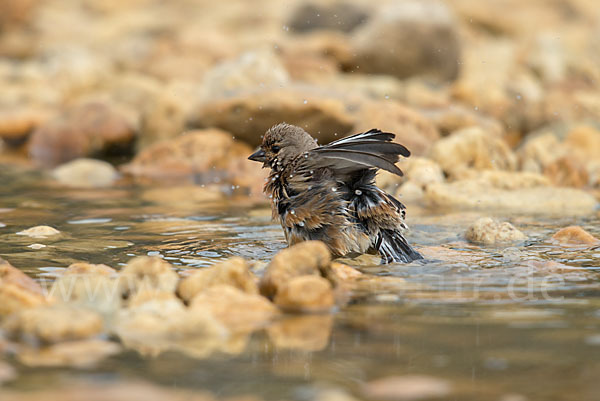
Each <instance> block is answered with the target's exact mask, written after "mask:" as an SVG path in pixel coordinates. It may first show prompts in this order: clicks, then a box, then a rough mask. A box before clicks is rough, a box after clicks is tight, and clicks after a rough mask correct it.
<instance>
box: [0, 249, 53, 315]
mask: <svg viewBox="0 0 600 401" xmlns="http://www.w3.org/2000/svg"><path fill="white" fill-rule="evenodd" d="M45 303H46V298H45V297H44V296H43V291H42V288H41V287H40V285H39V284H38V283H36V282H35V281H34V280H33V279H32V278H30V277H29V276H27V275H26V274H25V273H23V272H22V271H20V270H19V269H17V268H15V267H13V266H12V265H11V264H10V263H8V262H7V261H5V260H4V259H2V258H0V317H1V316H6V315H10V314H12V313H15V312H18V311H20V310H23V309H26V308H32V307H36V306H40V305H43V304H45Z"/></svg>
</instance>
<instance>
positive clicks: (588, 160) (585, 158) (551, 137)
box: [517, 125, 600, 188]
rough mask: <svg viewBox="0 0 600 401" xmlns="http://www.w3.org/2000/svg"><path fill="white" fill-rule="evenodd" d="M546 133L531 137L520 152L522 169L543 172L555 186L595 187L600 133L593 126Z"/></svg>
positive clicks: (599, 153)
mask: <svg viewBox="0 0 600 401" xmlns="http://www.w3.org/2000/svg"><path fill="white" fill-rule="evenodd" d="M563 130H564V129H560V128H559V129H555V131H559V132H558V133H557V132H553V131H552V130H543V131H540V132H539V133H537V134H534V135H532V136H531V138H528V139H527V140H526V141H525V142H524V144H523V145H521V146H520V147H519V149H518V150H517V154H518V156H519V159H520V165H521V168H522V169H523V170H526V171H532V172H538V173H543V174H544V175H545V176H547V177H548V178H549V179H550V181H551V182H552V183H554V184H555V185H562V186H572V187H576V188H577V187H587V186H595V185H596V182H597V178H596V174H597V168H598V160H600V132H599V131H598V130H596V129H594V128H592V127H590V126H586V125H577V126H575V127H573V128H571V129H567V130H566V131H567V132H566V134H564V135H562V137H563V138H564V139H562V140H561V134H560V131H563Z"/></svg>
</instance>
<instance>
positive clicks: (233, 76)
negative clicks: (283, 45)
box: [202, 49, 290, 101]
mask: <svg viewBox="0 0 600 401" xmlns="http://www.w3.org/2000/svg"><path fill="white" fill-rule="evenodd" d="M289 82H290V77H289V74H288V72H287V70H286V69H285V67H284V65H283V63H282V62H281V60H280V59H279V57H277V55H276V54H275V53H274V52H273V51H272V50H271V49H259V50H250V51H247V52H244V53H242V54H241V55H240V56H239V57H237V58H236V59H234V60H226V61H222V62H220V63H218V64H217V65H215V66H214V67H213V68H212V69H210V70H209V71H207V72H206V74H205V75H204V77H203V84H202V86H203V90H204V93H203V95H204V98H205V99H207V100H208V101H212V100H214V99H218V98H223V97H227V96H231V95H235V94H237V93H240V92H243V91H245V90H252V89H254V88H256V87H261V88H264V87H267V88H280V87H283V86H284V85H287V84H288V83H289Z"/></svg>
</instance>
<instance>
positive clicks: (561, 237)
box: [552, 226, 600, 246]
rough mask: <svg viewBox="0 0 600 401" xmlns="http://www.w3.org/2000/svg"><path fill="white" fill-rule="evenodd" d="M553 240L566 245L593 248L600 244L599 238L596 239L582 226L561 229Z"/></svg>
mask: <svg viewBox="0 0 600 401" xmlns="http://www.w3.org/2000/svg"><path fill="white" fill-rule="evenodd" d="M552 239H553V240H554V241H557V242H559V243H561V244H566V245H585V246H592V245H597V244H599V243H600V240H599V239H598V238H596V237H594V236H593V235H592V234H590V233H588V232H587V231H585V230H584V229H583V228H581V227H580V226H570V227H565V228H561V229H560V230H558V231H557V232H556V233H555V234H554V235H553V236H552Z"/></svg>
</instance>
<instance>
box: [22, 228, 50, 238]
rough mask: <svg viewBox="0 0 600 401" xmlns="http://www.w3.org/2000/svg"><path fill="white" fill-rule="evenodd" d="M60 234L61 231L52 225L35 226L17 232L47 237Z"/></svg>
mask: <svg viewBox="0 0 600 401" xmlns="http://www.w3.org/2000/svg"><path fill="white" fill-rule="evenodd" d="M58 234H60V231H58V230H57V229H56V228H54V227H50V226H35V227H31V228H28V229H26V230H23V231H19V232H18V233H17V235H26V236H28V237H31V238H46V237H51V236H53V235H58Z"/></svg>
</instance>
